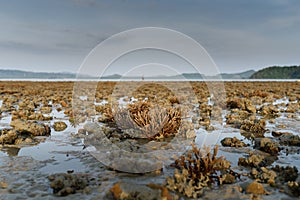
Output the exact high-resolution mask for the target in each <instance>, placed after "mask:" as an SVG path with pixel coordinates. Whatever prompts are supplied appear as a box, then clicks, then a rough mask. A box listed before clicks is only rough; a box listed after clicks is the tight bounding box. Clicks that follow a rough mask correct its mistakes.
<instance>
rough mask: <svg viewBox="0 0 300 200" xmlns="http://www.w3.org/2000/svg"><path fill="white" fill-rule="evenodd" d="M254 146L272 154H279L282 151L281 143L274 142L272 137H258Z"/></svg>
mask: <svg viewBox="0 0 300 200" xmlns="http://www.w3.org/2000/svg"><path fill="white" fill-rule="evenodd" d="M254 148H257V149H259V150H261V151H264V152H266V153H269V154H271V155H277V154H278V152H279V151H280V148H279V144H278V143H277V142H273V141H272V140H271V139H270V138H256V139H255V146H254Z"/></svg>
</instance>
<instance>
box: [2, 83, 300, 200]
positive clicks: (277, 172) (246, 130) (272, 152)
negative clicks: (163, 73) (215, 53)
mask: <svg viewBox="0 0 300 200" xmlns="http://www.w3.org/2000/svg"><path fill="white" fill-rule="evenodd" d="M94 84H95V83H94ZM172 84H177V83H172ZM224 84H225V87H226V92H227V97H226V100H225V102H224V103H223V104H221V103H217V101H218V100H217V99H214V98H213V97H211V96H210V94H209V92H208V91H207V88H206V86H205V83H201V82H191V83H190V85H191V86H192V88H193V90H194V96H187V95H182V96H178V97H174V94H172V93H171V92H170V91H168V90H164V89H161V88H159V87H158V86H157V85H159V84H156V85H155V86H154V87H153V86H151V84H150V85H148V86H147V87H146V86H145V85H143V84H141V86H140V87H138V89H136V91H135V92H133V93H132V95H133V96H132V97H128V96H127V97H126V93H125V94H124V95H123V94H122V95H120V96H119V97H118V98H119V103H120V104H124V105H126V104H134V102H139V101H144V99H145V98H147V99H148V100H151V101H153V102H154V103H155V104H157V105H163V106H167V107H166V108H167V109H169V108H173V107H176V106H178V105H179V104H185V103H184V102H185V100H186V99H188V102H191V104H189V105H184V106H185V107H188V108H189V109H190V110H192V112H191V113H189V115H188V116H189V117H190V118H189V120H190V121H191V122H193V124H192V127H193V128H191V124H189V123H171V121H172V120H171V121H170V124H169V125H168V126H163V130H164V131H161V132H156V131H154V133H155V134H152V135H151V134H148V133H149V132H147V131H148V130H149V128H147V127H148V126H150V128H152V129H151V130H160V129H157V127H155V124H153V123H150V121H142V120H141V119H145V117H146V115H147V112H148V111H147V110H143V109H145V107H141V106H140V107H138V109H139V110H132V111H131V118H132V119H136V121H135V123H138V124H140V126H138V128H136V127H135V128H131V126H129V128H128V127H126V126H128V124H131V122H130V118H128V119H129V120H128V119H127V120H126V121H122V122H126V123H124V124H118V123H116V121H117V120H118V119H119V118H114V116H117V117H118V116H124V115H121V114H123V113H119V114H120V115H116V114H114V113H113V112H111V111H113V109H112V108H111V107H110V106H109V105H110V104H109V103H108V102H110V101H111V100H112V99H113V98H116V97H111V96H110V95H111V94H112V92H113V91H114V89H115V83H112V82H100V83H99V84H98V85H97V91H96V93H95V94H94V98H95V100H94V101H89V99H90V96H89V94H87V96H80V97H79V104H78V105H79V108H76V109H74V108H72V99H73V98H74V95H73V86H74V83H72V82H58V83H55V82H53V83H51V84H49V83H47V82H0V105H1V109H0V111H1V118H0V143H1V146H0V199H57V198H61V199H107V200H109V199H146V200H147V199H167V200H169V199H297V198H299V195H300V187H299V185H300V178H299V167H300V156H299V153H300V149H299V148H300V138H299V130H300V115H299V112H300V101H299V99H300V85H299V84H300V83H297V82H283V83H281V82H280V83H278V82H253V83H252V82H251V83H247V82H225V83H224ZM135 85H136V83H126V86H127V87H128V88H129V89H130V88H131V87H132V88H136V86H135ZM146 85H147V84H146ZM87 91H92V90H87ZM154 96H156V97H159V98H158V100H157V99H155V98H153V97H154ZM175 96H176V95H175ZM141 105H144V106H145V104H141ZM94 106H95V109H85V110H84V113H83V112H81V111H82V110H83V109H82V108H83V107H85V108H94ZM134 108H135V107H134ZM146 108H147V106H146ZM135 109H137V108H135ZM167 109H166V110H167ZM150 110H151V109H150ZM161 110H163V109H161ZM145 111H146V112H145ZM156 113H157V117H158V118H156V119H159V120H163V119H162V118H159V116H160V115H161V114H160V112H156ZM142 115H143V116H144V117H141V116H142ZM176 115H178V116H182V118H181V119H186V117H183V111H180V113H176V112H173V111H171V112H170V116H172V117H175V118H176ZM74 116H77V117H74ZM134 116H135V117H134ZM136 116H138V117H136ZM175 118H174V119H175ZM170 119H172V118H170ZM176 119H177V118H176ZM165 120H167V119H165ZM87 121H88V123H87ZM177 122H179V121H177ZM143 123H144V124H143ZM116 124H117V125H119V126H116ZM178 124H179V126H178ZM181 124H182V125H181ZM120 126H121V127H122V129H120ZM144 126H146V128H145V127H144ZM139 127H142V128H139ZM158 127H161V126H158ZM177 132H178V133H181V134H179V135H180V137H177V135H176V134H177ZM144 133H147V134H146V136H145V134H144ZM169 133H172V134H169ZM174 136H175V137H174ZM184 138H185V139H184ZM191 142H192V143H193V144H194V145H195V147H196V148H197V149H198V150H199V151H200V150H201V151H202V150H203V149H205V148H204V145H206V146H208V147H210V153H211V154H210V156H208V157H210V158H211V161H206V159H199V156H195V155H193V154H191V155H189V150H193V148H192V146H191ZM215 144H218V145H219V150H218V152H217V155H216V156H215V157H212V156H213V149H214V145H215ZM182 147H184V148H182ZM120 149H121V150H122V151H120ZM197 149H194V151H197ZM95 151H96V152H98V153H99V152H102V153H101V154H100V157H98V156H99V155H96V154H95V153H94V152H95ZM106 152H110V153H109V154H110V155H109V156H107V154H104V153H106ZM124 152H125V153H124ZM128 152H129V153H128ZM161 152H163V153H161ZM132 153H136V154H134V156H132V155H133V154H132ZM103 155H105V156H103ZM141 155H143V156H144V157H142V158H141ZM157 155H159V156H157ZM198 155H200V154H198ZM203 155H207V154H203ZM222 156H223V157H222ZM200 157H201V156H200ZM204 157H205V156H204ZM204 157H203V156H202V158H204ZM111 158H114V159H111ZM115 158H119V161H120V162H119V163H118V162H115ZM183 158H185V159H183ZM218 158H220V159H219V160H218ZM99 160H100V161H101V162H100V161H99ZM111 160H114V162H111ZM225 160H226V161H225ZM149 161H151V162H149ZM179 161H180V162H179ZM197 162H201V163H203V162H210V163H212V164H211V166H212V167H208V168H205V167H204V166H206V165H203V164H199V165H197V164H196V163H197ZM180 163H181V164H180ZM217 163H222V164H217ZM208 166H210V165H208ZM139 167H141V168H140V169H139ZM147 167H148V168H147ZM198 168H199V169H198ZM133 169H134V170H133ZM147 169H148V170H147ZM193 169H194V170H193ZM196 169H198V170H196ZM200 169H207V171H201V170H200ZM143 170H144V171H147V172H145V173H140V172H141V171H143ZM199 170H200V172H201V173H200V172H199Z"/></svg>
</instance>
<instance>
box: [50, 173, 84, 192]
mask: <svg viewBox="0 0 300 200" xmlns="http://www.w3.org/2000/svg"><path fill="white" fill-rule="evenodd" d="M48 179H49V181H50V182H51V183H50V187H51V188H52V189H53V193H54V194H55V195H57V196H67V195H69V194H74V193H76V192H83V193H85V192H88V190H89V188H88V185H89V179H88V177H87V175H85V174H67V173H58V174H53V175H50V176H48Z"/></svg>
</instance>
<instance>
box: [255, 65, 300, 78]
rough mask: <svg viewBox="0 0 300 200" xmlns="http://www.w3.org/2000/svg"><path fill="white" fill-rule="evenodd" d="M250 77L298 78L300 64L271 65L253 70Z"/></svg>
mask: <svg viewBox="0 0 300 200" xmlns="http://www.w3.org/2000/svg"><path fill="white" fill-rule="evenodd" d="M250 78H251V79H300V66H284V67H279V66H272V67H267V68H264V69H262V70H259V71H257V72H255V73H254V74H253V75H252V76H250Z"/></svg>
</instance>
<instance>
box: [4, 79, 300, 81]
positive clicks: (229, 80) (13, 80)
mask: <svg viewBox="0 0 300 200" xmlns="http://www.w3.org/2000/svg"><path fill="white" fill-rule="evenodd" d="M207 81H208V82H214V81H217V82H219V81H221V82H299V81H300V80H299V79H145V80H143V81H142V80H140V79H119V80H118V79H0V82H207Z"/></svg>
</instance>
